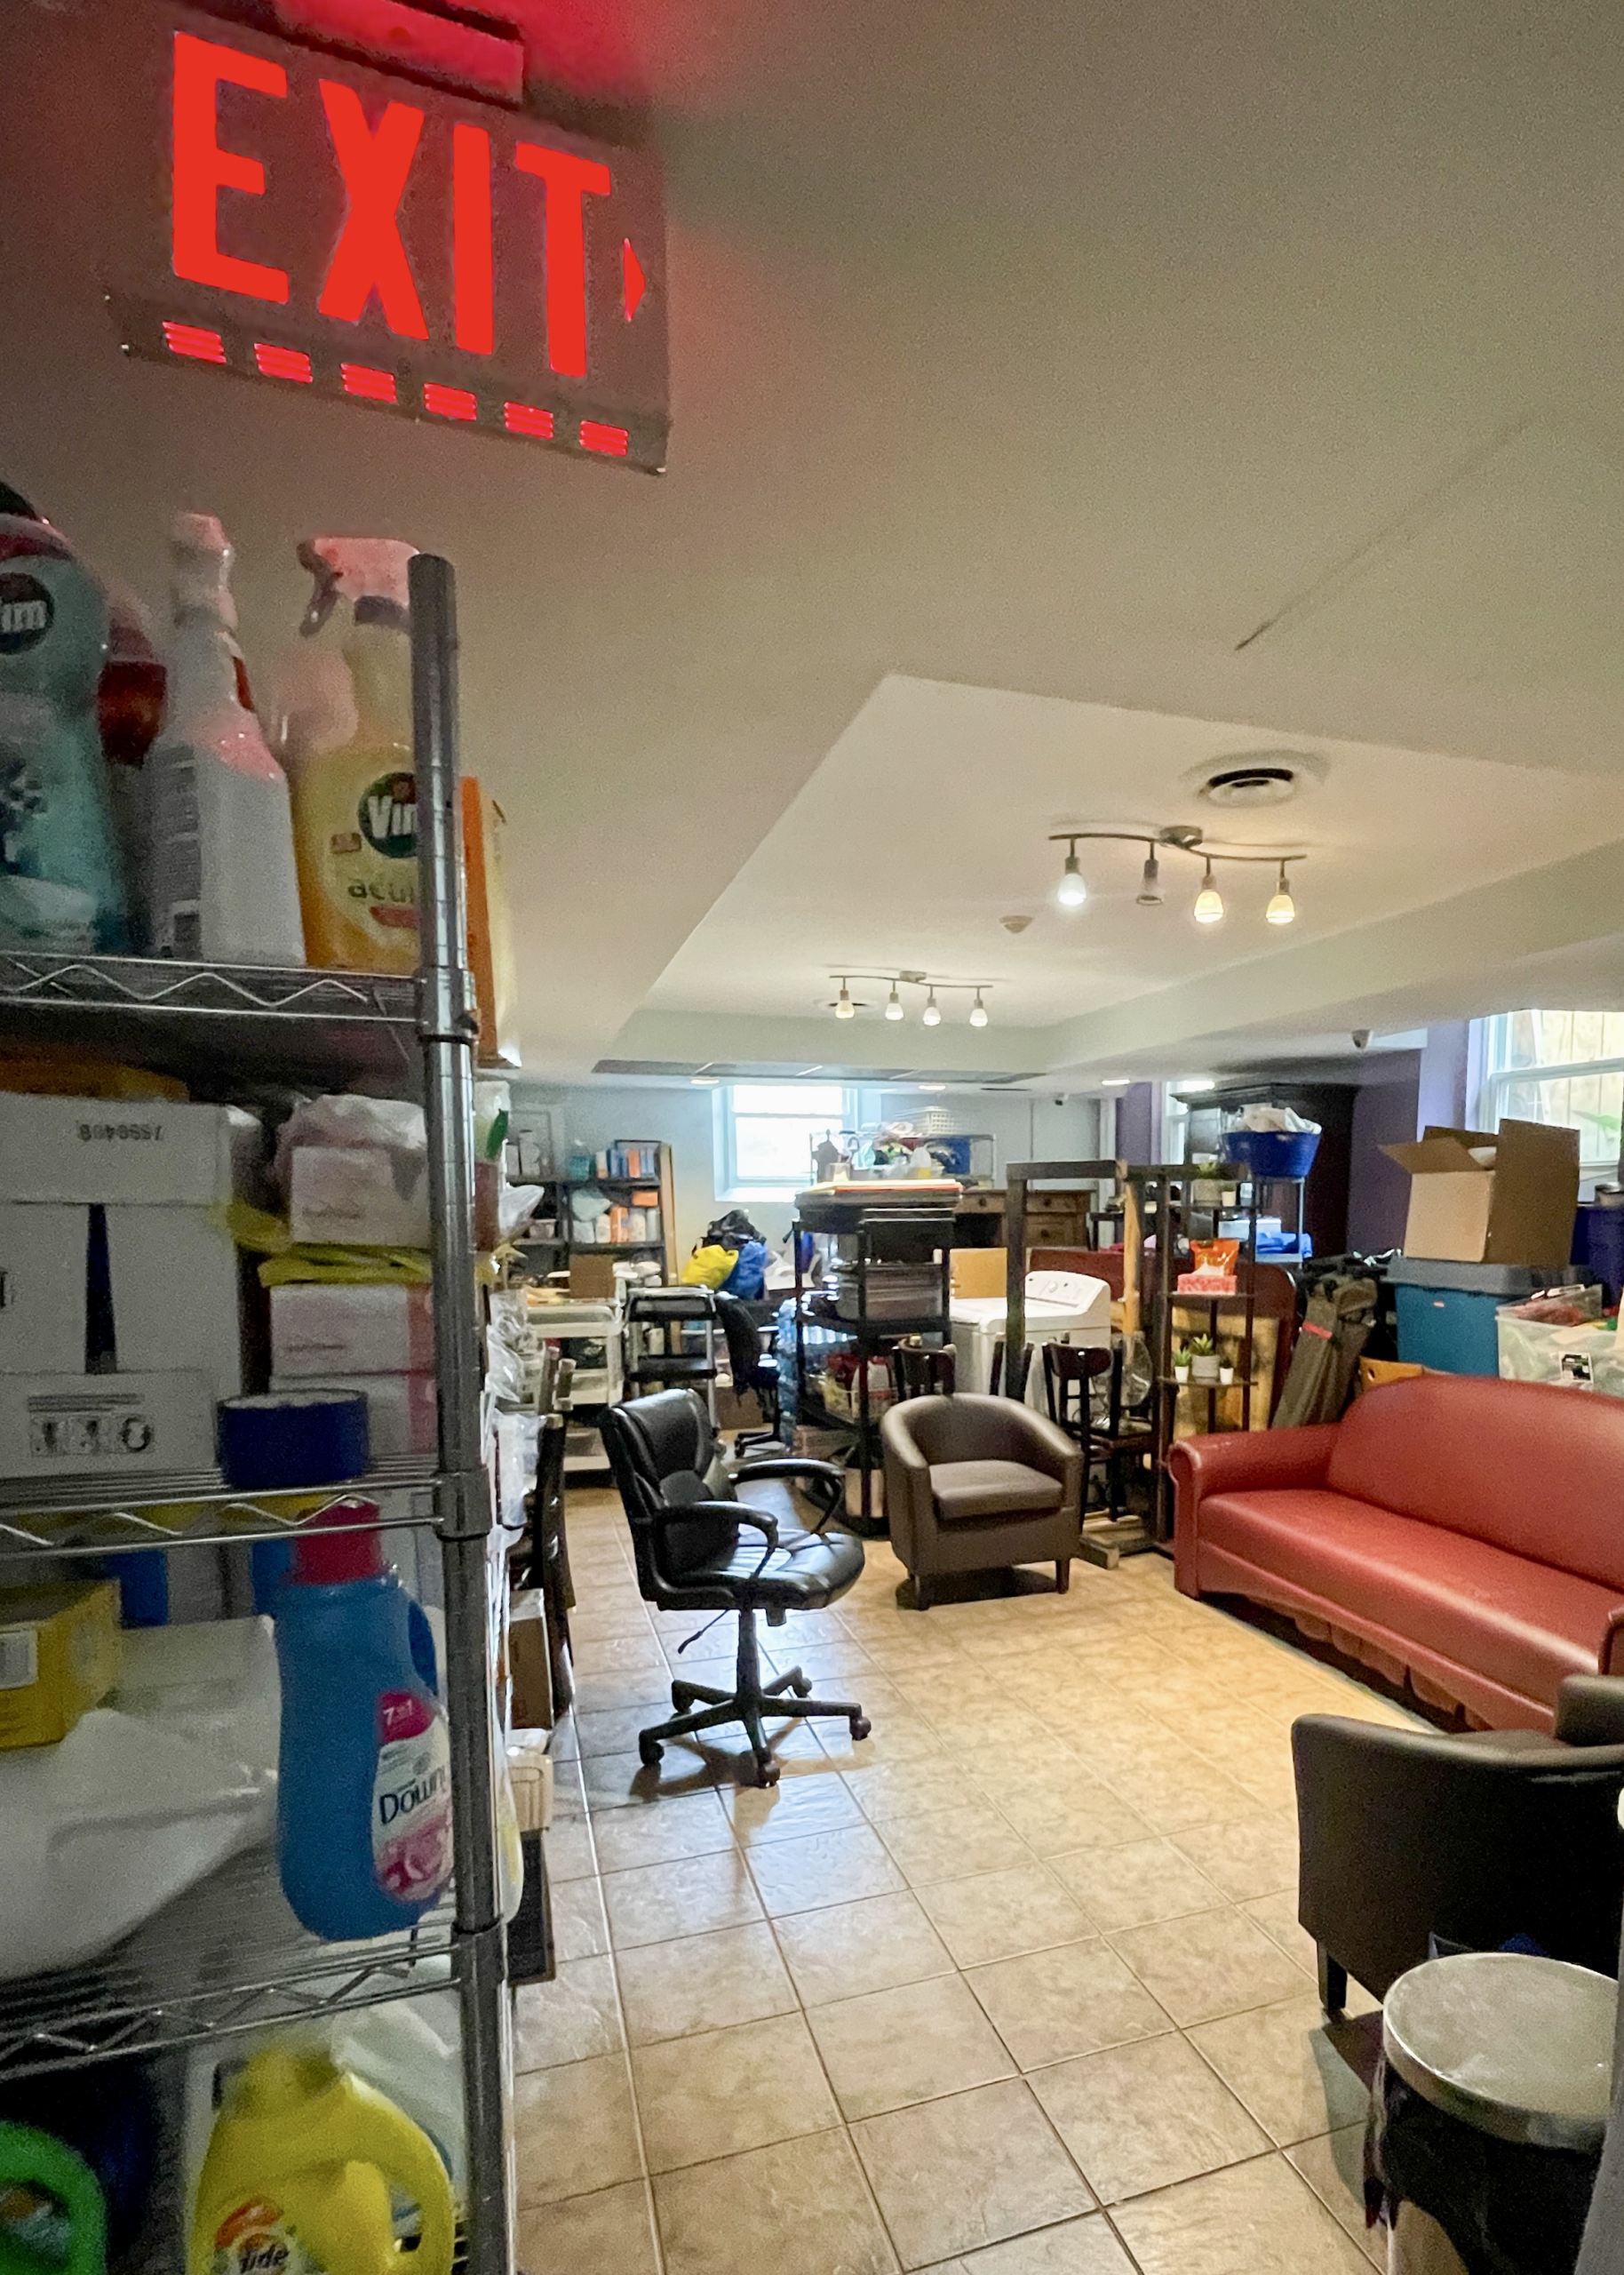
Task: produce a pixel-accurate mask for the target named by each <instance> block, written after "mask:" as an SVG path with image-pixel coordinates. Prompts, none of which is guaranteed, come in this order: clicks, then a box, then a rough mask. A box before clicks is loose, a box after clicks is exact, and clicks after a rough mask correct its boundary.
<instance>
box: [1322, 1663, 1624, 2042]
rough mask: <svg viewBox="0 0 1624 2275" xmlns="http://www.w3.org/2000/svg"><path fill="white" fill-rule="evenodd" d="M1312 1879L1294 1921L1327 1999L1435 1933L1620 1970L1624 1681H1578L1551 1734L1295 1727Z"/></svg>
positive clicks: (1377, 1975) (1565, 1689)
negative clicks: (1528, 1941) (1527, 1943)
mask: <svg viewBox="0 0 1624 2275" xmlns="http://www.w3.org/2000/svg"><path fill="white" fill-rule="evenodd" d="M1292 1752H1293V1753H1294V1756H1295V1758H1296V1766H1297V1821H1298V1832H1299V1838H1300V1840H1301V1844H1302V1875H1301V1880H1300V1884H1299V1889H1298V1912H1297V1916H1298V1918H1299V1919H1300V1920H1302V1925H1303V1926H1304V1928H1307V1930H1308V1932H1309V1934H1310V1936H1312V1937H1313V1938H1314V1941H1315V1943H1316V1944H1318V1950H1319V1992H1320V1997H1321V2000H1323V2001H1324V2004H1325V2010H1326V2012H1327V2013H1329V2014H1333V2015H1334V2014H1338V2013H1340V2012H1341V2008H1342V2005H1343V2001H1344V2000H1345V1999H1346V1997H1347V1992H1348V1977H1349V1976H1350V1975H1351V1976H1353V1978H1354V1980H1355V1982H1356V1983H1362V1984H1364V1985H1365V1989H1366V1990H1367V1991H1369V1992H1373V1994H1374V1995H1375V1997H1377V1998H1379V1999H1380V1998H1382V1997H1384V1996H1385V1995H1386V1993H1387V1991H1388V1989H1389V1985H1390V1984H1393V1983H1395V1982H1397V1978H1398V1977H1399V1976H1401V1975H1403V1974H1404V1973H1405V1971H1406V1970H1407V1969H1408V1968H1412V1967H1419V1966H1420V1965H1421V1961H1422V1960H1424V1959H1425V1958H1426V1957H1427V1955H1428V1943H1429V1937H1430V1936H1435V1935H1436V1936H1441V1937H1443V1938H1444V1939H1445V1941H1446V1942H1448V1943H1451V1944H1464V1945H1465V1946H1466V1948H1467V1949H1468V1950H1469V1951H1493V1950H1495V1949H1496V1948H1497V1947H1498V1946H1499V1945H1500V1944H1503V1943H1504V1942H1506V1941H1507V1939H1508V1938H1509V1937H1510V1936H1532V1937H1533V1939H1534V1941H1535V1942H1536V1943H1537V1944H1539V1945H1540V1947H1541V1948H1542V1949H1543V1950H1545V1951H1548V1952H1549V1953H1550V1954H1551V1956H1552V1957H1553V1958H1554V1959H1565V1960H1575V1961H1576V1962H1577V1963H1578V1964H1579V1965H1580V1967H1588V1968H1595V1969H1596V1971H1597V1972H1598V1973H1600V1974H1604V1975H1610V1974H1611V1973H1612V1969H1613V1967H1614V1964H1615V1962H1616V1960H1617V1956H1618V1948H1619V1910H1620V1895H1621V1894H1624V1836H1621V1835H1620V1826H1619V1819H1618V1806H1619V1794H1620V1789H1624V1680H1619V1679H1618V1678H1617V1677H1612V1676H1608V1675H1595V1674H1591V1675H1570V1676H1569V1677H1568V1679H1567V1680H1566V1681H1565V1682H1564V1684H1563V1686H1562V1688H1561V1690H1560V1691H1559V1693H1558V1694H1557V1699H1556V1736H1554V1737H1546V1736H1544V1735H1543V1734H1542V1733H1541V1732H1540V1731H1537V1730H1478V1731H1474V1732H1472V1733H1470V1734H1469V1735H1463V1736H1450V1735H1447V1734H1446V1733H1444V1732H1442V1731H1437V1730H1405V1729H1389V1728H1386V1727H1385V1726H1384V1725H1382V1724H1381V1723H1377V1722H1360V1721H1349V1720H1343V1719H1342V1718H1341V1716H1339V1715H1333V1714H1305V1715H1303V1716H1302V1718H1301V1720H1298V1721H1296V1722H1295V1723H1294V1724H1293V1726H1292Z"/></svg>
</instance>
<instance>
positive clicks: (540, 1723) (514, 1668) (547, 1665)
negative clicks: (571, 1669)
mask: <svg viewBox="0 0 1624 2275" xmlns="http://www.w3.org/2000/svg"><path fill="white" fill-rule="evenodd" d="M507 1621H508V1624H507V1672H508V1680H509V1682H510V1684H511V1686H512V1697H513V1728H514V1729H515V1730H550V1729H551V1728H552V1727H553V1663H552V1658H551V1656H550V1654H549V1652H548V1648H547V1618H546V1612H545V1609H544V1608H543V1604H542V1597H541V1590H540V1589H539V1588H521V1589H519V1590H518V1591H517V1593H515V1594H514V1595H513V1599H512V1600H511V1601H510V1603H509V1605H508V1614H507Z"/></svg>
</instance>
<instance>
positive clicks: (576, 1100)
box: [513, 1082, 1097, 1257]
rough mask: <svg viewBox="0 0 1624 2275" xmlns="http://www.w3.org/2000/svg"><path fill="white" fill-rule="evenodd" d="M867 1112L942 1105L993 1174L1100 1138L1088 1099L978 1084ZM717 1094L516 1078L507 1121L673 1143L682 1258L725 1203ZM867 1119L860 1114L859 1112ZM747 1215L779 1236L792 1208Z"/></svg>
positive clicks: (606, 1140) (569, 1134)
mask: <svg viewBox="0 0 1624 2275" xmlns="http://www.w3.org/2000/svg"><path fill="white" fill-rule="evenodd" d="M867 1095H868V1097H869V1098H870V1099H872V1100H873V1101H875V1102H876V1103H875V1106H874V1114H873V1118H874V1119H877V1120H884V1121H902V1120H904V1119H908V1120H912V1119H915V1118H917V1117H918V1116H919V1114H921V1113H922V1111H923V1110H924V1109H925V1108H926V1107H927V1106H941V1107H943V1108H944V1109H945V1110H946V1111H947V1113H948V1114H951V1117H952V1127H953V1129H954V1130H959V1131H965V1130H972V1131H977V1132H981V1131H984V1132H986V1133H987V1134H988V1135H990V1136H991V1138H992V1139H993V1142H994V1152H995V1163H996V1166H995V1170H994V1174H995V1176H996V1177H999V1179H1001V1178H1002V1176H1003V1172H1004V1167H1005V1164H1006V1162H1008V1161H1031V1160H1037V1159H1040V1158H1041V1159H1045V1160H1047V1159H1051V1158H1052V1159H1057V1160H1058V1159H1066V1160H1071V1159H1073V1158H1079V1159H1087V1158H1089V1157H1090V1156H1091V1155H1092V1154H1093V1152H1094V1149H1095V1144H1096V1142H1097V1109H1096V1106H1095V1101H1094V1100H1093V1099H1092V1098H1067V1099H1066V1100H1065V1101H1064V1102H1063V1104H1062V1105H1059V1106H1056V1105H1055V1102H1054V1100H1053V1098H1041V1097H1031V1096H1028V1095H1027V1094H1026V1093H1024V1092H1011V1093H1009V1094H1008V1095H1007V1096H999V1094H997V1093H995V1092H989V1091H985V1090H962V1091H956V1090H948V1091H944V1092H943V1093H942V1094H941V1095H940V1096H928V1095H927V1096H921V1095H920V1093H919V1091H917V1090H880V1091H877V1092H870V1093H868V1094H867ZM716 1097H717V1093H716V1092H715V1091H714V1090H696V1089H693V1088H691V1087H689V1086H673V1087H671V1088H664V1087H656V1086H653V1085H650V1086H649V1087H648V1088H646V1089H643V1088H636V1087H633V1086H629V1085H628V1086H625V1087H622V1086H620V1085H618V1084H617V1085H615V1086H613V1087H611V1086H609V1085H607V1084H605V1085H602V1086H600V1085H598V1084H595V1083H590V1084H589V1083H583V1084H577V1085H564V1084H544V1083H531V1082H514V1084H513V1119H514V1121H515V1122H517V1123H520V1124H522V1123H523V1122H524V1119H525V1112H526V1109H527V1107H537V1106H546V1107H548V1108H550V1110H551V1112H552V1116H553V1135H554V1139H555V1143H556V1145H557V1149H558V1153H559V1154H560V1156H562V1155H563V1154H564V1153H568V1152H569V1149H570V1147H571V1146H578V1147H581V1148H583V1149H586V1150H590V1151H592V1152H596V1151H597V1150H598V1148H599V1147H601V1146H603V1145H611V1144H612V1143H613V1142H614V1140H615V1139H616V1138H658V1139H660V1140H662V1141H663V1142H664V1143H665V1144H666V1145H669V1146H670V1147H671V1158H672V1177H673V1185H674V1187H675V1192H676V1201H677V1254H678V1256H679V1257H682V1256H686V1255H687V1253H688V1251H689V1249H690V1248H692V1246H693V1244H694V1242H695V1241H697V1239H698V1238H699V1236H700V1234H701V1233H703V1232H704V1230H705V1226H706V1225H707V1224H709V1222H710V1221H711V1219H712V1217H715V1216H717V1215H719V1214H720V1211H721V1210H722V1209H725V1208H727V1207H728V1205H729V1203H728V1201H727V1200H726V1199H725V1198H724V1197H723V1195H722V1194H720V1193H718V1191H717V1189H716V1168H715V1161H716V1153H715V1142H714V1115H715V1111H716V1108H715V1100H716ZM865 1118H866V1117H865ZM750 1213H751V1216H752V1218H753V1219H754V1221H755V1223H756V1224H757V1225H759V1226H760V1229H761V1231H762V1233H764V1234H765V1235H766V1236H767V1238H768V1240H770V1241H782V1240H783V1239H784V1238H785V1236H786V1235H787V1233H788V1232H789V1229H790V1219H791V1217H792V1214H793V1211H792V1209H791V1207H790V1205H789V1204H788V1203H787V1202H782V1203H781V1202H773V1201H757V1202H752V1203H751V1204H750Z"/></svg>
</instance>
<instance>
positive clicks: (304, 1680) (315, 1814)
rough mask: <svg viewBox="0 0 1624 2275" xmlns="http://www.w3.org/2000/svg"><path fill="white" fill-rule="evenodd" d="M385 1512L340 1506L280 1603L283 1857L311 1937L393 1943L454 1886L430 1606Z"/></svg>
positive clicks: (316, 1533) (291, 1895) (299, 1548)
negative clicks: (400, 1558)
mask: <svg viewBox="0 0 1624 2275" xmlns="http://www.w3.org/2000/svg"><path fill="white" fill-rule="evenodd" d="M368 1518H370V1519H371V1520H372V1521H373V1522H374V1524H376V1521H377V1519H378V1510H377V1508H376V1507H375V1506H374V1505H373V1504H372V1503H370V1502H369V1501H362V1500H355V1499H351V1500H346V1501H340V1502H338V1503H335V1505H333V1507H332V1508H331V1509H330V1510H328V1511H326V1512H324V1513H323V1516H322V1518H321V1519H318V1520H317V1521H316V1522H315V1524H314V1526H313V1527H312V1529H310V1530H308V1531H306V1532H303V1533H301V1534H300V1535H299V1538H298V1539H297V1540H296V1541H295V1543H294V1545H293V1562H292V1567H291V1570H290V1571H289V1573H288V1576H287V1577H286V1578H285V1579H284V1580H283V1584H282V1586H281V1588H280V1589H279V1590H278V1592H277V1596H276V1660H277V1664H278V1666H279V1667H280V1669H281V1672H282V1745H281V1753H280V1758H279V1760H280V1779H279V1785H278V1792H277V1826H276V1840H277V1859H278V1864H279V1868H280V1871H281V1874H282V1886H283V1894H284V1895H285V1896H286V1897H287V1899H288V1902H289V1903H290V1904H291V1905H292V1907H293V1910H294V1912H296V1913H297V1914H298V1916H299V1920H301V1921H302V1922H303V1924H304V1926H305V1927H306V1928H309V1929H310V1931H311V1933H312V1934H313V1935H316V1936H329V1937H330V1938H332V1939H333V1940H335V1941H342V1940H344V1939H346V1938H347V1937H352V1936H381V1935H386V1934H387V1933H388V1932H389V1931H390V1930H391V1929H392V1928H409V1927H410V1926H411V1925H412V1923H413V1922H414V1921H415V1920H419V1919H420V1918H421V1917H422V1915H423V1913H424V1912H426V1911H427V1909H428V1908H429V1906H430V1905H431V1904H433V1903H434V1900H435V1898H436V1897H437V1896H439V1895H440V1894H441V1892H442V1889H443V1888H445V1887H446V1885H447V1883H448V1881H449V1880H450V1876H451V1778H450V1739H449V1736H448V1734H447V1730H446V1720H445V1713H444V1710H443V1709H442V1706H441V1704H440V1701H439V1698H438V1696H436V1690H437V1683H436V1677H435V1668H434V1635H433V1632H432V1630H431V1629H430V1626H429V1623H428V1618H427V1616H426V1613H425V1612H424V1609H423V1607H422V1606H421V1604H419V1603H418V1602H417V1601H416V1600H414V1599H413V1598H412V1597H411V1596H410V1595H408V1594H407V1593H406V1591H405V1589H404V1588H403V1587H402V1585H401V1580H400V1575H399V1574H398V1573H397V1572H396V1571H395V1570H394V1568H393V1567H392V1566H386V1564H385V1562H384V1553H383V1546H382V1544H381V1542H380V1540H379V1538H378V1533H377V1531H376V1530H375V1529H374V1530H369V1531H362V1532H337V1531H333V1530H331V1529H330V1528H331V1527H332V1526H334V1525H341V1524H346V1523H347V1524H354V1523H356V1522H358V1521H363V1520H365V1519H368Z"/></svg>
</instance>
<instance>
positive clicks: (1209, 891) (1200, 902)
mask: <svg viewBox="0 0 1624 2275" xmlns="http://www.w3.org/2000/svg"><path fill="white" fill-rule="evenodd" d="M1192 913H1193V914H1194V916H1195V920H1196V922H1197V923H1198V924H1222V922H1223V895H1222V893H1221V892H1220V891H1219V890H1218V888H1217V886H1216V885H1215V884H1214V882H1213V865H1212V863H1211V862H1210V861H1209V862H1208V863H1207V865H1206V876H1205V877H1204V878H1203V879H1202V881H1201V890H1200V891H1199V892H1198V894H1197V895H1196V905H1195V908H1194V910H1193V912H1192Z"/></svg>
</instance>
